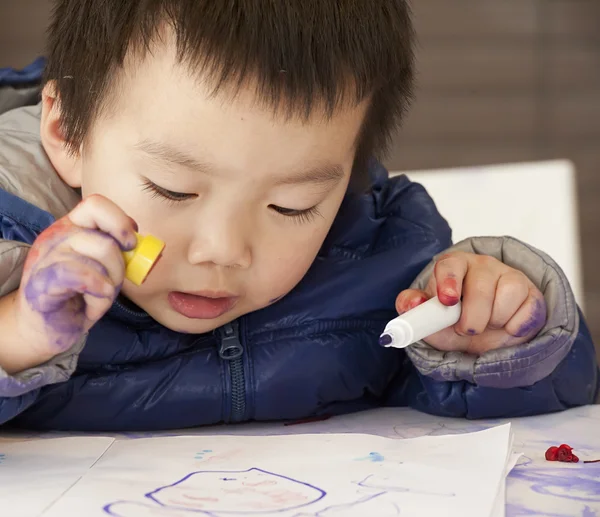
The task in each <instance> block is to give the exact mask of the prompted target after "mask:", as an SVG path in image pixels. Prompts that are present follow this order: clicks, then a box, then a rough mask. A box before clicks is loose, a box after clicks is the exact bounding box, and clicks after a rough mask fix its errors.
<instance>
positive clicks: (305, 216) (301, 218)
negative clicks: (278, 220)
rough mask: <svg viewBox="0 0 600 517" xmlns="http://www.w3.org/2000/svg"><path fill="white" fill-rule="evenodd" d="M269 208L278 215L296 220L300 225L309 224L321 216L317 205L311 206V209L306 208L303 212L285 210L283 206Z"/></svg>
mask: <svg viewBox="0 0 600 517" xmlns="http://www.w3.org/2000/svg"><path fill="white" fill-rule="evenodd" d="M269 208H270V209H271V210H274V211H275V212H277V213H278V214H281V215H283V216H284V217H290V218H295V219H296V220H297V222H300V223H309V222H311V221H312V220H313V219H314V218H315V217H316V216H318V215H321V213H320V212H319V208H318V206H317V205H315V206H311V207H310V208H305V209H303V210H296V209H294V208H284V207H282V206H277V205H269Z"/></svg>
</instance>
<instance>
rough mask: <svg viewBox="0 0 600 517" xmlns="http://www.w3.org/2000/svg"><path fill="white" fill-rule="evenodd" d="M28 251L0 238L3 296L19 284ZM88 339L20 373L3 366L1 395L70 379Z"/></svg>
mask: <svg viewBox="0 0 600 517" xmlns="http://www.w3.org/2000/svg"><path fill="white" fill-rule="evenodd" d="M28 252H29V246H28V245H27V244H24V243H22V242H15V241H8V240H2V239H0V296H6V295H7V294H8V293H10V292H12V291H14V290H15V289H17V288H18V287H19V283H20V281H21V275H22V274H23V265H24V263H25V258H26V257H27V253H28ZM0 331H1V329H0ZM85 339H86V336H84V337H83V338H82V339H81V340H80V342H78V343H76V344H75V345H74V346H73V347H71V349H70V350H68V351H66V352H63V353H62V354H60V355H57V356H55V357H53V358H52V359H51V360H50V361H48V362H46V363H44V364H41V365H39V366H35V367H34V368H30V369H28V370H24V371H22V372H19V373H17V374H14V375H8V374H7V373H6V372H5V371H4V370H2V369H1V368H0V397H17V396H19V395H23V394H24V393H28V392H30V391H33V390H35V389H38V388H41V387H42V386H46V385H48V384H55V383H58V382H63V381H66V380H67V379H69V377H70V376H71V374H72V373H73V372H74V371H75V367H76V366H77V359H78V357H79V353H80V352H81V350H82V348H83V345H84V344H85Z"/></svg>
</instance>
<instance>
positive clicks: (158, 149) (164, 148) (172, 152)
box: [134, 140, 213, 174]
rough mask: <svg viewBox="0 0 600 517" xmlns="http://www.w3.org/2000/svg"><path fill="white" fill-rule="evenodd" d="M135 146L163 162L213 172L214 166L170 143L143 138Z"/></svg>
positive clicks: (208, 172) (207, 172)
mask: <svg viewBox="0 0 600 517" xmlns="http://www.w3.org/2000/svg"><path fill="white" fill-rule="evenodd" d="M134 148H135V149H137V150H138V151H142V152H143V153H145V154H147V155H148V156H150V158H153V159H155V160H158V161H160V162H163V163H168V164H175V165H179V166H181V167H185V168H186V169H190V170H194V171H200V172H204V173H206V174H211V173H212V172H213V168H212V167H211V166H210V165H209V164H207V163H205V162H201V161H199V160H197V159H196V158H194V157H193V156H192V155H191V154H188V153H186V152H185V151H182V150H180V149H176V148H174V147H172V146H171V145H169V144H164V143H161V142H155V141H152V140H142V141H141V142H138V143H136V144H135V145H134Z"/></svg>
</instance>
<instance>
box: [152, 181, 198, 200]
mask: <svg viewBox="0 0 600 517" xmlns="http://www.w3.org/2000/svg"><path fill="white" fill-rule="evenodd" d="M142 190H144V191H146V192H149V193H150V195H151V196H152V197H153V198H159V199H162V200H165V201H169V202H171V203H181V202H182V201H186V200H188V199H191V198H193V197H196V194H187V193H183V192H173V191H172V190H167V189H166V188H162V187H159V186H158V185H156V184H155V183H152V182H151V181H148V180H146V181H144V183H143V185H142Z"/></svg>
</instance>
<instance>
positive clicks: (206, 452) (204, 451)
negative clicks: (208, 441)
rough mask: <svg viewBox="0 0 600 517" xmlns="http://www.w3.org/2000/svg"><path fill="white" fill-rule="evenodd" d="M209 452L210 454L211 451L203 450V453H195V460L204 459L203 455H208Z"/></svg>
mask: <svg viewBox="0 0 600 517" xmlns="http://www.w3.org/2000/svg"><path fill="white" fill-rule="evenodd" d="M209 452H212V450H211V449H205V450H203V451H201V452H197V453H196V458H195V459H197V460H201V459H204V455H205V454H208V453H209Z"/></svg>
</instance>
